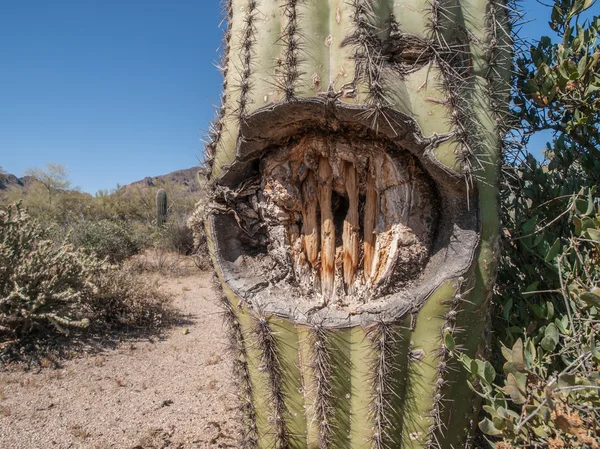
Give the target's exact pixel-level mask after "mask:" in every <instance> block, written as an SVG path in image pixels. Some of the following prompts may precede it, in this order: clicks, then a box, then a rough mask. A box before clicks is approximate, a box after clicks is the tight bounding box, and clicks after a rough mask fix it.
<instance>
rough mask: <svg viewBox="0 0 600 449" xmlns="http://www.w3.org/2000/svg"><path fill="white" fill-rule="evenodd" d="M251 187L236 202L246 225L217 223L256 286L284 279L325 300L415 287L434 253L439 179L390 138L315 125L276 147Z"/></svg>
mask: <svg viewBox="0 0 600 449" xmlns="http://www.w3.org/2000/svg"><path fill="white" fill-rule="evenodd" d="M246 186H247V187H246ZM244 189H246V193H242V192H241V191H240V193H242V194H240V195H238V198H239V199H238V200H236V205H235V211H236V214H235V217H236V222H237V225H238V226H239V228H240V229H242V230H243V231H244V232H241V233H239V235H238V236H237V237H235V236H234V235H233V234H234V231H233V229H229V230H227V231H226V230H224V229H220V228H221V227H220V226H219V227H218V228H219V229H217V230H216V231H217V238H218V240H219V245H220V247H221V251H222V253H225V254H223V255H224V256H225V258H226V259H228V260H229V261H230V262H231V265H230V269H232V271H234V272H237V273H239V275H240V276H239V278H240V279H241V278H243V279H244V283H245V286H246V285H247V286H248V287H245V288H243V289H241V290H245V291H246V292H252V293H251V294H253V293H254V292H256V293H257V292H259V291H261V290H262V289H263V288H265V286H266V285H267V284H272V283H273V282H276V283H277V282H278V283H286V285H287V286H288V287H286V288H288V289H289V294H294V293H296V294H297V295H298V296H304V297H310V298H314V297H319V298H321V301H322V303H323V304H324V305H327V304H332V303H335V304H338V305H340V306H344V305H349V304H352V303H354V304H357V303H358V304H360V303H364V302H366V301H369V300H370V299H373V298H376V297H378V296H380V295H381V294H383V293H390V292H393V291H398V290H400V289H404V288H407V287H409V286H410V284H411V283H412V282H413V281H415V280H416V279H418V278H419V275H420V274H421V272H422V270H423V268H424V267H425V265H426V264H427V261H428V259H429V257H430V254H431V248H432V242H433V241H434V238H435V234H436V230H437V229H436V228H437V222H438V214H439V205H438V204H439V200H438V197H437V193H436V189H435V187H434V184H433V182H432V181H431V179H430V178H429V176H428V174H427V173H426V172H425V170H424V169H423V168H422V166H421V165H420V163H419V161H418V160H417V159H416V158H415V157H414V156H413V155H412V154H411V153H409V152H408V151H403V150H401V149H398V148H396V147H394V146H393V145H392V144H391V143H390V142H388V141H385V140H377V139H369V138H365V137H364V136H360V138H350V137H348V136H342V135H336V134H328V135H325V134H315V133H313V134H307V135H305V136H304V137H302V138H300V139H297V140H294V141H290V142H288V143H287V144H284V145H280V146H278V147H276V148H272V149H271V150H270V151H268V153H267V154H266V156H263V158H262V159H261V162H260V166H259V167H258V174H257V175H256V177H255V178H253V180H252V182H246V184H245V186H243V188H242V189H241V190H242V191H243V190H244ZM233 225H234V226H235V224H233ZM219 235H220V236H221V237H218V236H219ZM248 236H251V237H252V238H249V237H248ZM238 240H240V241H243V242H242V243H244V245H240V244H239V242H238ZM248 241H253V242H254V245H255V246H256V247H260V248H262V250H256V249H254V250H250V249H248V245H247V242H248ZM228 247H232V248H233V247H235V248H237V249H236V250H235V251H233V250H232V251H227V250H226V248H228ZM240 247H242V248H246V250H242V252H243V253H244V254H242V253H241V252H240ZM265 273H269V274H271V275H272V277H271V279H270V280H269V281H265V278H266V276H265ZM274 278H275V281H274V280H273V279H274ZM259 279H262V280H261V281H259Z"/></svg>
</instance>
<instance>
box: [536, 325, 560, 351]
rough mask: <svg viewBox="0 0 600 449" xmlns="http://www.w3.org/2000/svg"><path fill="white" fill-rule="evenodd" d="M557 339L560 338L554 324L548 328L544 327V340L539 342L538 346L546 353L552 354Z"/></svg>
mask: <svg viewBox="0 0 600 449" xmlns="http://www.w3.org/2000/svg"><path fill="white" fill-rule="evenodd" d="M559 338H560V337H559V333H558V329H557V327H556V325H555V324H554V323H552V324H549V325H548V327H546V331H545V333H544V338H543V339H542V341H541V342H540V346H541V347H542V348H544V349H545V350H546V351H549V352H552V351H554V348H556V345H557V344H558V340H559Z"/></svg>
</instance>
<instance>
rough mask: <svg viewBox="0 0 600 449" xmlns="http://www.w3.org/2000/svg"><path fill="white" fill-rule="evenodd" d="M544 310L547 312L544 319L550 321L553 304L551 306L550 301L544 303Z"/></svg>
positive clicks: (552, 315)
mask: <svg viewBox="0 0 600 449" xmlns="http://www.w3.org/2000/svg"><path fill="white" fill-rule="evenodd" d="M546 310H547V311H548V312H547V314H546V319H547V320H551V319H552V318H554V304H552V303H551V302H550V301H546Z"/></svg>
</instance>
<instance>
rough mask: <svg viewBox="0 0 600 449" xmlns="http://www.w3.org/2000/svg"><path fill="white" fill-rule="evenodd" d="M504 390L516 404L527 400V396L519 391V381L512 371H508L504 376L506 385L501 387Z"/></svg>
mask: <svg viewBox="0 0 600 449" xmlns="http://www.w3.org/2000/svg"><path fill="white" fill-rule="evenodd" d="M503 390H504V392H505V393H506V394H507V395H509V396H510V398H511V400H512V401H513V402H514V403H515V404H517V405H521V404H525V402H527V398H526V397H525V396H524V395H523V393H521V389H520V388H519V382H518V381H517V378H516V377H515V374H514V373H509V374H508V376H507V377H506V385H505V386H504V388H503Z"/></svg>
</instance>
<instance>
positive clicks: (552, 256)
mask: <svg viewBox="0 0 600 449" xmlns="http://www.w3.org/2000/svg"><path fill="white" fill-rule="evenodd" d="M559 252H560V239H556V240H555V241H554V243H553V244H552V247H551V248H550V251H548V254H546V258H545V259H544V260H545V261H546V262H551V261H552V260H554V259H555V258H556V256H558V253H559Z"/></svg>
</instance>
